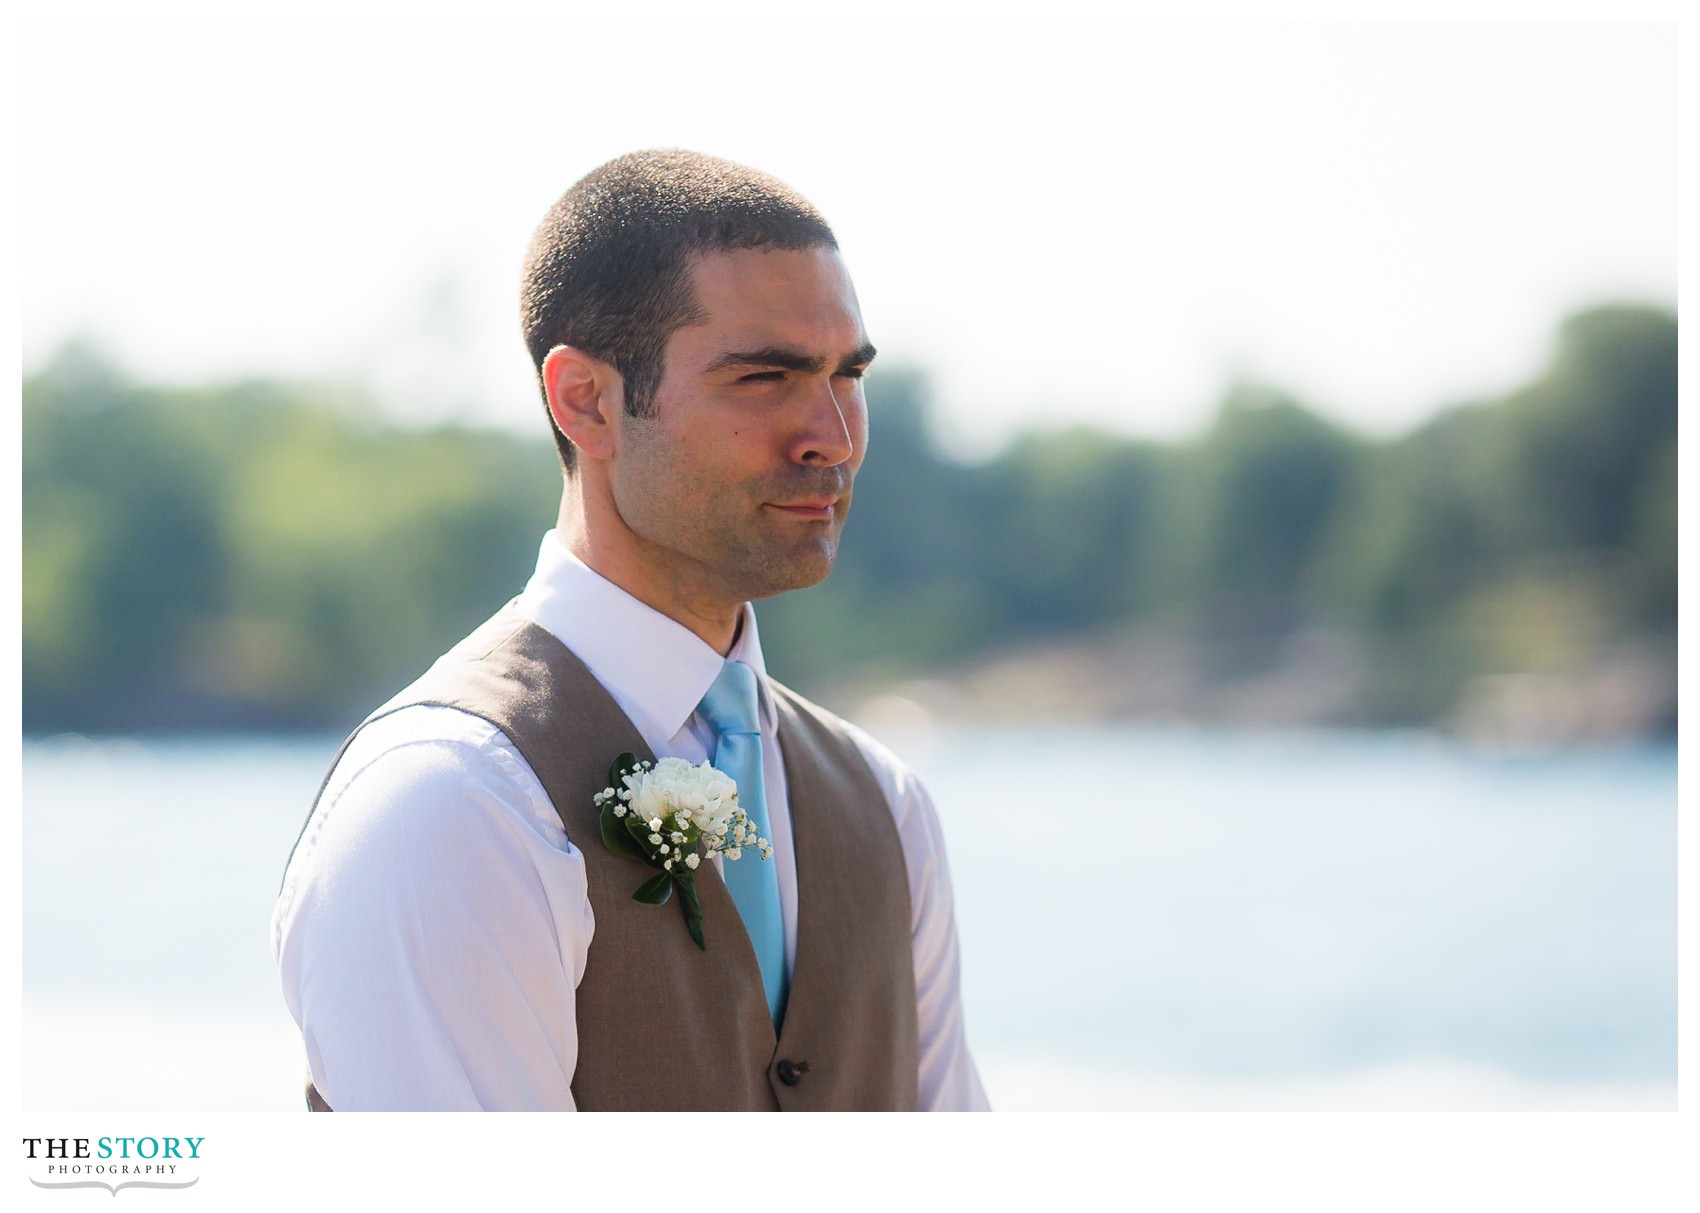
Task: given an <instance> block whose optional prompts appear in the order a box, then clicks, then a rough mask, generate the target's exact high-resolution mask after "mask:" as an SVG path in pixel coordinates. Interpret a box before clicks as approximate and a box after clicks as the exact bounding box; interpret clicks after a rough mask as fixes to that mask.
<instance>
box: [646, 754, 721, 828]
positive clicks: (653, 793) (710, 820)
mask: <svg viewBox="0 0 1700 1213" xmlns="http://www.w3.org/2000/svg"><path fill="white" fill-rule="evenodd" d="M626 782H627V784H628V785H629V786H630V787H631V789H632V807H633V808H635V809H637V810H638V811H639V812H640V813H642V814H643V815H644V816H645V817H646V818H649V819H650V826H649V828H650V829H651V830H656V831H659V830H660V829H661V824H660V822H661V818H663V817H669V816H674V815H677V817H678V818H679V821H680V825H681V826H683V825H685V824H687V823H688V824H690V825H694V826H695V827H696V828H697V829H699V830H702V831H703V832H705V833H718V832H720V830H721V828H722V827H723V826H724V825H725V823H726V821H727V820H728V819H729V818H730V817H731V816H732V813H733V811H734V810H735V809H736V808H737V806H738V785H737V784H736V783H734V782H733V781H732V777H731V776H730V775H728V774H726V773H725V772H724V771H717V770H715V769H714V767H713V766H712V765H710V764H709V763H706V762H701V763H697V764H696V765H695V766H692V765H691V764H690V763H688V762H686V761H685V760H684V759H683V758H663V759H662V760H661V761H660V762H658V763H656V764H655V768H654V769H653V770H650V771H643V772H640V773H636V774H633V775H628V776H626Z"/></svg>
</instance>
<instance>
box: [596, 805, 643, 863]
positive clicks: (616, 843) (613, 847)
mask: <svg viewBox="0 0 1700 1213" xmlns="http://www.w3.org/2000/svg"><path fill="white" fill-rule="evenodd" d="M631 819H632V815H631V813H630V812H627V814H626V815H625V817H623V818H621V817H616V816H614V802H609V803H608V804H605V805H603V806H602V844H603V845H604V846H606V847H607V848H608V849H609V850H610V851H613V852H614V853H615V854H616V855H625V856H627V857H629V858H631V859H639V860H642V861H643V862H644V863H648V862H649V856H648V854H646V853H645V851H644V849H643V848H642V847H641V846H639V845H638V842H637V839H635V838H633V837H632V836H631V834H630V833H629V832H628V831H627V829H626V822H628V821H630V820H631Z"/></svg>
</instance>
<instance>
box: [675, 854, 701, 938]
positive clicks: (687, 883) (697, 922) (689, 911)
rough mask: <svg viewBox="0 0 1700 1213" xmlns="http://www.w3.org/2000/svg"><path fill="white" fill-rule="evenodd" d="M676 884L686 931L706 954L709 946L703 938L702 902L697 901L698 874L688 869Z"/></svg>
mask: <svg viewBox="0 0 1700 1213" xmlns="http://www.w3.org/2000/svg"><path fill="white" fill-rule="evenodd" d="M675 883H677V884H678V886H679V908H680V909H682V910H684V912H685V929H686V930H687V931H689V932H690V933H691V938H692V939H694V940H696V941H697V947H699V948H701V949H702V950H703V951H705V952H706V951H708V944H707V943H705V942H704V941H703V937H702V902H700V901H698V900H697V882H696V873H695V872H692V871H691V870H690V869H689V868H687V869H685V872H684V874H683V875H682V876H679V877H678V878H677V880H676V882H675Z"/></svg>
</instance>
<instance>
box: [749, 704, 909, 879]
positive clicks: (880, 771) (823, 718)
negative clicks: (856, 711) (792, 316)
mask: <svg viewBox="0 0 1700 1213" xmlns="http://www.w3.org/2000/svg"><path fill="white" fill-rule="evenodd" d="M768 681H769V684H770V685H771V686H772V688H773V692H774V695H775V696H776V697H779V698H783V699H784V700H785V701H786V702H787V703H789V704H790V705H791V706H792V707H793V708H795V709H796V710H797V711H798V712H799V713H800V714H802V715H805V716H808V717H811V718H813V720H814V721H815V722H816V723H817V724H818V725H820V726H821V727H822V728H824V729H825V730H826V731H828V732H829V733H833V734H836V735H837V736H838V737H840V738H842V739H843V740H845V741H848V742H849V743H850V744H851V745H852V746H853V747H854V749H855V751H856V753H858V754H859V755H860V756H861V758H862V760H863V762H865V763H866V764H867V766H868V769H869V771H870V772H872V774H873V777H874V779H875V781H876V782H877V783H878V784H879V786H880V791H882V792H883V793H884V794H885V799H886V803H887V804H888V805H889V806H890V808H891V815H892V818H893V820H895V821H896V823H897V829H898V833H899V835H900V836H902V838H903V842H904V848H905V850H906V851H908V852H911V853H913V852H914V851H915V850H916V849H917V848H924V849H926V850H928V851H930V850H931V849H932V848H933V840H934V839H935V838H936V836H937V834H938V824H937V813H936V811H935V810H934V808H933V802H932V797H931V796H929V795H928V793H927V789H926V786H925V785H924V784H923V783H922V782H921V779H920V777H919V776H918V775H916V774H915V772H914V770H913V768H911V767H910V766H909V765H908V764H907V763H906V762H904V761H903V760H902V759H901V758H899V757H898V756H897V755H896V754H895V753H893V752H892V750H891V749H890V748H889V747H887V746H886V745H885V744H884V743H883V742H881V741H879V740H878V739H877V738H875V737H874V736H873V735H872V734H870V733H868V732H867V730H865V729H863V728H861V727H860V726H859V725H857V724H855V723H854V722H852V721H849V720H846V719H845V718H844V717H842V716H840V715H838V714H837V713H835V712H832V711H829V710H828V709H826V708H823V707H821V706H820V705H819V704H817V703H814V702H813V701H811V700H808V699H805V698H804V697H803V696H801V695H799V694H797V692H795V691H793V690H792V689H791V688H789V687H787V686H785V685H783V684H782V683H779V682H777V681H774V680H772V679H769V680H768Z"/></svg>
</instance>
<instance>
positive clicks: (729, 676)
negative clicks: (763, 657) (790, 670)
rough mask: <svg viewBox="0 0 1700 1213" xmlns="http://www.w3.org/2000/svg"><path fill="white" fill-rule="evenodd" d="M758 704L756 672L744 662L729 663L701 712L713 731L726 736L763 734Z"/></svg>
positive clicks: (722, 671) (720, 674) (715, 681)
mask: <svg viewBox="0 0 1700 1213" xmlns="http://www.w3.org/2000/svg"><path fill="white" fill-rule="evenodd" d="M756 705H757V697H756V672H755V671H754V670H753V669H751V668H750V667H749V666H747V665H745V664H744V663H743V662H741V661H728V662H726V663H725V664H724V665H722V666H721V667H720V673H719V674H718V675H717V676H716V677H715V679H714V683H713V685H711V686H710V687H709V688H708V694H706V695H704V696H703V697H702V704H701V706H700V710H701V712H702V714H703V716H704V717H705V718H706V719H707V720H708V723H709V724H710V725H712V726H713V728H714V731H715V732H716V733H718V734H719V735H720V736H722V737H725V736H727V735H728V734H731V733H760V732H761V723H760V720H759V717H758V715H757V706H756Z"/></svg>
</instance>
